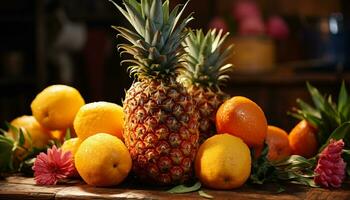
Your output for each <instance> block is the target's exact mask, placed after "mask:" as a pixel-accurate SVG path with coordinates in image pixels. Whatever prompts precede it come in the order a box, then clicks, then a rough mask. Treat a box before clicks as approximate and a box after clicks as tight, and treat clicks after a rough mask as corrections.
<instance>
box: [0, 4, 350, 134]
mask: <svg viewBox="0 0 350 200" xmlns="http://www.w3.org/2000/svg"><path fill="white" fill-rule="evenodd" d="M115 1H116V2H117V3H118V4H120V1H119V0H115ZM177 3H185V0H171V5H175V4H177ZM187 11H188V12H189V11H194V17H195V18H196V19H195V21H193V22H192V23H190V26H191V27H193V28H203V29H205V30H207V29H208V28H210V27H215V28H222V29H224V31H229V32H230V33H231V37H230V38H229V41H228V43H234V44H235V51H234V52H233V53H232V57H231V59H230V62H232V63H233V64H234V65H235V70H234V71H233V73H232V80H231V81H230V82H229V83H228V84H227V87H226V88H225V90H226V91H227V92H229V93H230V94H231V95H243V96H247V97H249V98H251V99H252V100H254V101H255V102H257V103H258V104H259V105H260V106H261V107H262V108H263V109H264V111H265V114H266V116H267V118H268V121H269V124H274V125H278V126H281V127H283V128H285V129H286V130H288V131H289V130H290V128H291V127H292V126H293V124H295V120H294V119H293V118H292V117H290V116H288V115H287V114H286V113H287V111H288V110H291V108H292V107H293V106H294V105H295V100H296V98H298V97H300V98H303V99H305V100H307V101H309V100H310V99H309V96H308V93H307V91H306V86H305V83H306V81H309V82H310V83H312V84H314V85H315V86H317V87H319V89H320V90H321V91H322V92H325V93H330V94H334V95H335V94H337V93H338V90H339V86H340V83H341V81H342V80H345V81H347V82H349V81H350V73H349V72H347V71H349V68H350V65H349V58H350V57H349V52H350V51H349V47H350V45H349V41H350V40H349V37H350V30H349V28H350V26H349V25H350V18H349V17H350V1H346V0H295V1H291V0H257V1H254V0H191V1H190V3H189V8H188V9H187ZM111 25H125V26H127V25H128V24H127V23H126V22H125V20H124V19H123V17H122V16H121V15H120V14H119V12H118V11H117V10H116V8H115V7H114V6H112V4H111V3H110V2H108V1H107V0H32V1H26V0H11V1H1V2H0V27H1V31H0V88H1V97H0V121H4V120H7V121H10V120H12V119H13V118H15V117H17V116H19V115H23V114H30V103H31V101H32V100H33V98H34V97H35V95H36V94H37V92H39V91H40V90H42V89H43V88H45V87H46V86H48V85H50V84H58V83H59V84H67V85H71V86H74V87H76V88H77V89H78V90H79V91H80V92H81V94H82V95H83V97H84V98H85V100H86V102H92V101H99V100H104V101H110V102H115V103H119V104H120V103H121V100H122V98H123V96H124V89H127V88H128V87H129V86H130V84H131V82H132V79H131V78H130V77H129V76H128V74H127V72H126V66H120V60H121V59H120V57H119V53H118V51H117V50H116V48H115V47H116V45H117V43H118V42H121V40H120V39H116V37H115V36H116V34H117V33H116V32H115V31H114V30H113V29H112V28H111Z"/></svg>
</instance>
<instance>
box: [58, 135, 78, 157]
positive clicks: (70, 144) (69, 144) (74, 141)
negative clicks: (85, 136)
mask: <svg viewBox="0 0 350 200" xmlns="http://www.w3.org/2000/svg"><path fill="white" fill-rule="evenodd" d="M80 144H81V139H79V138H71V139H69V140H66V141H64V143H63V145H62V146H61V149H62V150H63V151H70V152H72V155H73V157H74V155H75V153H76V152H77V150H78V148H79V146H80Z"/></svg>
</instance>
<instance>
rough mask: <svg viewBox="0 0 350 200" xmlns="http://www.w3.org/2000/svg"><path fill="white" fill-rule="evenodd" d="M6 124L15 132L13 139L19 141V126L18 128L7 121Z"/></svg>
mask: <svg viewBox="0 0 350 200" xmlns="http://www.w3.org/2000/svg"><path fill="white" fill-rule="evenodd" d="M5 125H6V127H7V129H8V130H9V131H11V132H12V133H13V139H14V140H15V141H17V140H18V138H19V130H18V128H16V127H15V126H13V125H12V124H10V123H8V122H5Z"/></svg>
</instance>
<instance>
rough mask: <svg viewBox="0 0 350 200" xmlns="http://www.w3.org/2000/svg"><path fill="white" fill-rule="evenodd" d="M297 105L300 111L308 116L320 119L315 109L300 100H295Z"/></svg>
mask: <svg viewBox="0 0 350 200" xmlns="http://www.w3.org/2000/svg"><path fill="white" fill-rule="evenodd" d="M297 104H298V105H299V107H300V108H301V110H303V111H304V112H307V113H308V114H310V115H312V116H315V117H317V118H320V117H321V116H320V113H319V112H318V111H317V110H316V109H315V108H313V107H312V106H310V105H309V104H308V103H306V102H305V101H303V100H302V99H297Z"/></svg>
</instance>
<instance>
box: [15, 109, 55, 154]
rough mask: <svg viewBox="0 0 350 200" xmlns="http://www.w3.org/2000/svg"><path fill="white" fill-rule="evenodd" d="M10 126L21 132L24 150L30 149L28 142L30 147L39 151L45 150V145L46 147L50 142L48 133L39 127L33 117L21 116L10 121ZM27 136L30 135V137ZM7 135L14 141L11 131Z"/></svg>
mask: <svg viewBox="0 0 350 200" xmlns="http://www.w3.org/2000/svg"><path fill="white" fill-rule="evenodd" d="M10 124H11V125H12V126H14V127H16V128H18V129H19V128H21V129H22V130H23V133H24V138H25V143H24V145H23V146H24V147H25V148H30V142H29V141H30V140H31V142H32V146H33V147H36V148H39V149H41V148H45V147H46V145H48V143H49V140H50V131H49V130H47V129H45V128H44V127H43V126H41V125H40V124H39V122H38V121H37V120H36V119H35V118H34V117H33V116H28V115H23V116H21V117H18V118H16V119H14V120H12V121H11V123H10ZM28 134H30V136H29V135H28ZM9 135H10V136H11V137H12V138H14V139H16V138H15V137H16V136H15V134H14V133H13V132H12V131H9Z"/></svg>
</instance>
